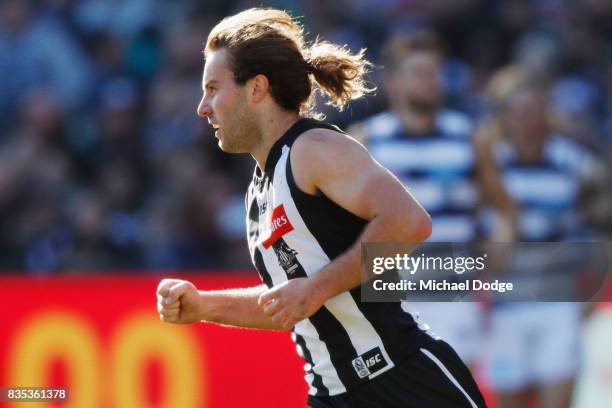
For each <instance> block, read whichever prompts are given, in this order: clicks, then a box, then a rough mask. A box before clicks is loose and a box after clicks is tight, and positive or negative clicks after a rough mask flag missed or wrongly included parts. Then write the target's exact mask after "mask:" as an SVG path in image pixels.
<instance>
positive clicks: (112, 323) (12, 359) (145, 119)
mask: <svg viewBox="0 0 612 408" xmlns="http://www.w3.org/2000/svg"><path fill="white" fill-rule="evenodd" d="M253 5H261V3H256V2H250V1H222V0H210V1H195V0H194V1H169V0H168V1H163V0H124V1H105V0H82V1H78V0H37V1H32V0H3V1H2V2H0V78H1V81H2V84H1V86H0V289H1V291H0V293H1V296H2V301H1V302H0V304H1V305H2V309H3V313H2V315H1V317H0V327H2V329H1V330H2V336H1V337H0V386H26V385H41V386H42V385H48V386H51V385H56V386H59V385H68V386H69V387H70V388H71V391H72V396H71V401H70V402H69V403H68V404H66V406H71V407H120V406H125V407H149V406H150V407H153V406H159V407H178V406H180V407H192V406H193V407H195V406H198V407H203V406H207V407H210V406H214V407H234V406H236V407H237V406H240V407H242V406H253V407H261V406H278V407H293V406H303V401H304V395H305V392H306V387H305V384H303V380H302V374H301V363H300V361H299V359H298V357H297V356H296V355H295V353H294V350H293V345H292V344H291V342H290V339H289V337H288V336H286V335H284V334H278V333H263V332H250V331H244V330H232V329H225V328H216V327H215V328H213V327H208V326H204V325H200V326H198V327H180V328H177V327H174V326H170V325H162V324H161V323H159V322H158V321H157V316H156V313H155V297H154V290H155V286H156V284H157V282H158V280H159V278H160V277H162V276H177V277H189V278H190V279H193V280H194V281H195V282H196V283H198V284H199V285H201V286H202V287H204V288H206V287H236V286H240V285H244V284H250V283H254V282H257V277H256V274H255V273H254V271H253V269H252V267H251V265H250V261H249V259H248V251H247V249H246V242H245V239H244V230H243V229H244V224H243V223H244V221H243V213H244V210H243V194H244V191H245V188H246V185H247V184H248V181H249V179H250V174H251V171H252V166H253V164H252V161H251V159H250V157H240V156H228V155H225V154H223V153H221V152H219V151H218V149H217V147H216V143H215V139H214V137H213V135H212V132H211V129H210V128H209V126H208V125H207V124H206V121H203V120H201V119H199V118H197V117H196V115H195V108H196V105H197V103H198V101H199V98H200V95H201V84H200V81H201V72H202V54H201V48H202V42H203V41H204V39H205V38H206V35H207V33H208V31H209V29H210V28H211V27H212V25H213V24H214V23H215V22H216V21H218V20H219V19H220V18H222V17H223V16H225V15H228V14H231V13H233V12H235V11H238V10H241V9H244V8H246V7H249V6H253ZM264 5H270V6H276V7H280V8H284V9H287V10H290V11H292V12H293V14H296V15H301V16H304V18H303V22H304V24H305V25H306V27H307V31H309V32H312V33H317V34H319V35H320V36H321V37H323V38H324V39H328V40H330V41H333V42H338V43H343V44H344V43H346V44H348V46H349V47H350V48H351V49H352V50H358V49H359V48H361V47H367V48H368V56H369V58H370V59H372V60H373V61H375V62H379V63H380V55H379V53H380V50H381V48H382V45H383V44H384V41H385V39H387V38H389V37H390V36H391V35H392V34H393V33H396V32H398V31H401V30H410V29H413V28H415V27H422V26H429V27H433V28H434V29H435V30H436V31H437V32H438V33H439V34H440V36H441V38H442V39H443V41H444V43H445V45H446V49H447V54H446V59H445V64H444V70H443V74H444V83H445V91H446V99H445V101H446V103H445V104H446V106H448V107H452V108H454V109H458V110H461V111H463V112H465V113H467V114H468V115H469V116H470V117H471V118H472V119H473V120H474V121H478V120H479V118H482V117H483V115H485V114H486V113H487V111H488V109H489V106H488V102H487V99H486V97H485V92H484V89H485V87H486V84H487V82H488V80H489V79H490V78H491V76H492V75H493V74H494V73H495V72H496V71H497V70H499V69H500V68H502V67H504V66H507V65H508V64H510V63H514V64H519V65H520V64H541V65H542V66H543V67H545V68H546V69H549V70H550V73H549V74H550V76H551V77H552V78H554V81H553V84H552V87H551V94H550V98H549V104H550V109H551V111H552V112H554V114H555V117H556V118H557V121H556V123H557V124H558V126H559V130H560V131H563V133H564V134H565V135H566V136H567V137H570V138H573V139H574V140H576V141H577V142H578V143H580V144H582V145H583V146H584V147H585V148H587V149H589V150H591V151H592V153H593V154H594V155H596V156H597V157H598V158H599V159H600V160H601V161H602V162H603V163H605V165H606V166H607V171H606V172H604V173H603V174H602V175H601V177H602V179H601V180H600V183H599V184H600V186H604V188H602V189H601V191H599V192H598V193H597V194H596V195H595V196H594V197H587V200H590V201H587V204H588V205H586V206H584V208H585V216H586V217H587V218H588V219H589V221H590V226H591V227H592V229H593V230H594V231H595V233H596V234H597V237H598V238H599V239H603V240H608V241H609V240H610V235H611V234H612V215H611V212H612V211H610V208H611V207H610V205H611V204H610V203H611V202H612V200H611V199H610V196H611V195H612V191H611V190H612V187H611V186H612V183H611V182H610V173H611V172H610V162H611V160H610V159H611V158H612V64H611V62H612V61H611V55H612V25H610V21H612V4H611V3H610V2H609V1H606V0H583V1H570V0H533V1H521V0H512V1H485V0H481V1H479V0H460V1H459V0H454V1H450V0H449V1H444V0H430V1H425V0H405V1H401V0H384V1H382V0H352V1H347V0H342V1H335V2H330V1H321V0H312V1H307V0H303V1H289V0H286V1H274V2H266V3H264ZM380 75H381V70H375V71H374V72H373V74H372V76H371V78H370V80H371V81H372V82H374V83H377V84H379V83H380ZM385 108H386V99H385V94H384V89H380V90H379V92H378V93H377V95H376V96H375V97H373V98H370V99H368V100H366V101H363V102H358V103H354V104H352V105H351V106H350V107H349V108H348V109H347V110H346V111H345V112H343V113H336V112H333V111H329V110H328V109H327V108H326V107H325V106H323V105H321V106H320V109H321V110H322V111H324V112H325V113H326V114H327V117H328V120H330V121H332V122H336V123H338V124H339V125H340V126H341V127H344V128H346V127H348V126H349V125H351V124H352V123H355V122H357V121H359V120H360V119H363V118H365V117H366V116H368V115H370V114H373V113H376V112H380V111H381V110H383V109H385ZM542 194H546V191H542ZM583 339H584V345H583V356H582V360H583V367H582V370H581V373H580V376H579V379H578V385H577V391H576V396H575V399H574V403H573V406H575V407H604V406H612V351H610V347H609V344H610V343H611V342H612V309H611V308H609V307H607V305H605V304H600V305H598V306H597V307H596V310H595V312H594V313H593V314H591V315H590V317H589V318H588V320H585V321H584V323H583ZM483 347H484V346H483ZM479 381H480V382H481V384H482V385H483V387H484V388H485V389H486V381H487V379H486V378H485V377H483V376H479ZM488 396H489V398H490V401H491V404H492V406H494V398H493V397H492V396H491V395H490V393H488ZM270 400H272V401H276V402H274V403H272V402H270ZM24 406H26V405H24ZM27 406H36V404H32V405H27ZM40 406H42V405H40Z"/></svg>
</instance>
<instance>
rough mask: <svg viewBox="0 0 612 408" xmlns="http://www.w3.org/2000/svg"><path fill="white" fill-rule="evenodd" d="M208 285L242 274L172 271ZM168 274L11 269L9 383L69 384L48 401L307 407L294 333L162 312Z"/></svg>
mask: <svg viewBox="0 0 612 408" xmlns="http://www.w3.org/2000/svg"><path fill="white" fill-rule="evenodd" d="M172 277H180V278H185V279H189V280H191V281H192V282H194V283H195V284H196V285H197V286H198V287H199V288H202V289H212V288H233V287H245V286H252V285H256V284H259V280H258V278H257V277H253V276H252V275H241V274H210V273H206V274H201V275H195V274H194V275H190V276H176V275H174V276H172ZM160 279H161V277H159V276H151V275H143V276H115V275H107V276H99V275H96V276H82V275H79V276H76V275H75V276H70V277H53V278H34V277H1V278H0V288H1V295H0V296H2V301H1V302H0V304H1V305H2V306H3V307H2V309H3V311H2V313H0V327H1V333H2V335H1V336H0V387H25V386H38V387H49V388H60V387H67V388H68V389H69V399H68V402H65V403H59V402H49V403H45V404H43V403H30V402H28V403H21V404H13V405H10V406H24V407H43V406H49V407H51V406H62V407H75V408H76V407H78V408H87V407H113V408H116V407H117V408H118V407H126V408H128V407H129V408H138V407H164V408H166V407H180V408H190V407H223V408H226V407H227V408H231V407H241V408H242V407H283V408H286V407H304V406H305V405H306V404H305V399H306V393H307V388H306V384H305V382H304V380H303V371H302V366H303V362H302V361H301V359H300V358H299V357H298V356H297V354H296V352H295V348H294V345H293V343H292V341H291V338H290V336H289V333H287V332H267V331H259V330H242V329H233V328H224V327H219V326H214V325H210V324H195V325H172V324H167V323H162V322H160V321H159V318H158V316H157V310H156V297H155V289H156V286H157V283H158V282H159V280H160Z"/></svg>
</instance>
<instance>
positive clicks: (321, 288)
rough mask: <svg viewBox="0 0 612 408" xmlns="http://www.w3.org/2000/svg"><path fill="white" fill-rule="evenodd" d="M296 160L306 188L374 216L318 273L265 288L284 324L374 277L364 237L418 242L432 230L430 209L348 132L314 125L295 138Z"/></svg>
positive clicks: (264, 303) (263, 303)
mask: <svg viewBox="0 0 612 408" xmlns="http://www.w3.org/2000/svg"><path fill="white" fill-rule="evenodd" d="M291 164H292V170H293V174H294V177H295V181H296V184H297V185H298V187H299V188H301V189H302V190H303V191H305V192H306V193H309V194H325V195H326V196H327V197H328V198H330V199H331V200H332V201H334V202H335V203H337V204H338V205H340V206H341V207H343V208H345V209H346V210H348V211H350V212H351V213H353V214H355V215H357V216H359V217H361V218H364V219H366V220H368V221H369V222H368V224H367V225H366V227H365V229H364V231H363V232H362V234H361V236H360V237H359V239H358V240H357V241H356V242H355V243H354V244H353V246H351V247H350V248H349V249H348V250H347V251H345V252H344V253H343V254H342V255H341V256H339V257H338V258H336V259H334V260H333V261H332V262H331V263H329V264H328V265H327V266H325V267H324V268H323V269H322V270H320V271H319V272H318V273H316V274H315V275H313V276H312V277H309V278H301V279H293V280H290V281H288V282H285V283H283V284H282V285H279V286H276V287H274V288H272V289H270V290H268V291H266V292H264V293H263V294H262V296H261V298H260V300H259V305H260V307H262V308H263V310H264V311H265V312H266V314H268V315H270V316H271V317H272V318H273V319H274V320H275V321H279V322H281V323H282V324H283V327H291V326H293V325H294V324H295V323H297V322H298V321H300V320H302V319H304V318H306V317H309V316H311V315H312V314H313V313H315V312H316V311H317V310H318V309H319V308H320V307H321V306H322V305H323V303H324V302H325V301H326V300H327V299H330V298H332V297H334V296H336V295H338V294H340V293H342V292H344V291H346V290H349V289H352V288H354V287H356V286H358V285H360V284H361V283H362V282H363V281H364V280H367V279H369V278H370V276H362V273H361V268H360V261H361V243H362V242H390V243H391V242H392V243H404V244H412V245H414V246H415V247H416V245H417V244H419V243H420V242H422V241H423V240H425V239H426V238H427V237H428V236H429V234H430V233H431V219H430V217H429V215H428V214H427V212H426V211H425V210H424V209H423V208H422V207H421V206H420V205H419V204H418V203H417V202H416V201H415V199H414V198H413V197H412V195H411V194H410V193H409V192H408V191H407V190H406V189H405V187H404V186H403V185H402V184H401V183H400V182H399V180H397V179H396V178H395V177H394V176H393V175H392V174H391V173H390V172H389V171H387V170H386V169H384V168H383V167H382V166H380V165H379V164H378V163H377V162H376V161H374V159H372V157H371V156H370V154H369V153H368V152H367V151H366V150H365V148H364V147H363V146H362V145H361V144H359V143H357V142H356V141H354V140H353V139H351V138H350V137H348V136H344V135H339V134H337V133H335V132H332V131H328V130H322V129H316V130H312V131H309V132H307V133H305V134H304V135H302V136H301V137H300V138H299V139H298V140H297V141H296V142H295V144H294V146H293V149H292V153H291ZM271 301H274V302H273V303H270V302H271Z"/></svg>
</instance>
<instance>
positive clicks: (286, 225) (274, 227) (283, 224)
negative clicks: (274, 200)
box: [263, 204, 293, 249]
mask: <svg viewBox="0 0 612 408" xmlns="http://www.w3.org/2000/svg"><path fill="white" fill-rule="evenodd" d="M267 229H268V231H269V235H268V237H267V238H266V239H265V240H264V241H263V247H264V248H265V249H268V248H270V247H271V246H272V244H274V243H275V242H276V241H278V240H279V238H281V237H282V236H283V235H285V234H287V233H289V232H291V231H293V225H291V222H289V217H287V213H286V212H285V207H284V206H283V205H282V204H281V205H279V206H278V207H276V208H275V209H274V210H273V211H272V215H271V217H270V223H269V226H268V228H267Z"/></svg>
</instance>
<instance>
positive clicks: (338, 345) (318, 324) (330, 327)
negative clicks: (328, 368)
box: [308, 306, 361, 388]
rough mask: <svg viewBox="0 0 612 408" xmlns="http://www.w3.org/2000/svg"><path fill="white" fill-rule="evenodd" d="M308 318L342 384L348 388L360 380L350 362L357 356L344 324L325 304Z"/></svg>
mask: <svg viewBox="0 0 612 408" xmlns="http://www.w3.org/2000/svg"><path fill="white" fill-rule="evenodd" d="M308 320H310V322H311V323H312V325H313V326H314V327H315V329H316V330H317V333H319V339H320V340H321V341H322V342H324V343H325V345H326V346H327V351H328V352H329V358H330V360H331V362H332V365H333V366H334V368H335V369H336V372H337V373H338V378H339V379H340V381H341V382H342V384H343V385H344V386H345V387H346V388H349V387H350V386H352V385H355V384H357V383H358V382H360V381H361V379H360V378H359V376H358V375H357V372H356V371H355V369H354V368H353V364H352V363H351V362H352V361H353V359H355V358H356V357H357V350H355V347H354V346H353V343H352V342H351V338H350V337H349V335H348V333H347V331H346V329H345V328H344V326H342V324H341V323H340V322H339V321H338V320H337V319H336V318H335V317H334V315H333V314H332V313H331V312H330V311H329V310H327V308H326V307H325V306H323V307H321V308H320V309H319V310H318V311H317V312H316V313H315V314H313V315H312V316H310V317H309V318H308Z"/></svg>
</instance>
